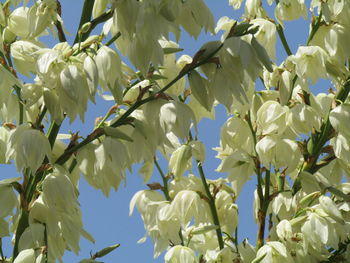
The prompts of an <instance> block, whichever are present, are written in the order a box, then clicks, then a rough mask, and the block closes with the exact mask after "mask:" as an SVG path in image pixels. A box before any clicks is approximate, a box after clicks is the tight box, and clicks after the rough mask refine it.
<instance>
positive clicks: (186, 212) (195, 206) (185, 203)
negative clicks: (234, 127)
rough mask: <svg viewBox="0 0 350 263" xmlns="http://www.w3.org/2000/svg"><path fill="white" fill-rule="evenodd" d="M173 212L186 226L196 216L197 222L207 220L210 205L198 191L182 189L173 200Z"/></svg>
mask: <svg viewBox="0 0 350 263" xmlns="http://www.w3.org/2000/svg"><path fill="white" fill-rule="evenodd" d="M171 205H172V212H173V215H174V216H175V217H177V218H178V219H179V221H180V223H181V224H182V226H186V225H187V224H188V223H190V222H191V220H192V218H194V220H195V223H196V224H198V223H200V222H205V220H206V219H207V216H208V213H209V211H208V208H209V207H208V206H207V204H206V203H205V201H204V200H203V199H201V197H200V196H199V194H198V193H196V192H194V191H190V190H182V191H180V192H179V193H177V194H176V196H175V198H174V200H173V201H172V202H171Z"/></svg>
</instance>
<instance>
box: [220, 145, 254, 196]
mask: <svg viewBox="0 0 350 263" xmlns="http://www.w3.org/2000/svg"><path fill="white" fill-rule="evenodd" d="M214 150H215V151H217V152H218V155H217V156H216V158H218V159H221V163H220V165H219V166H218V168H217V169H216V171H217V172H221V173H226V172H227V173H229V175H228V177H227V179H228V180H229V182H231V183H232V189H233V190H234V192H235V193H236V195H237V196H238V195H239V193H240V191H241V190H242V188H243V186H244V184H245V183H246V182H247V181H248V180H249V179H250V177H251V175H252V174H254V169H255V164H254V162H253V160H252V158H251V156H250V155H249V154H247V153H246V152H244V151H242V150H232V149H230V148H228V147H226V148H225V149H222V148H221V147H217V148H214Z"/></svg>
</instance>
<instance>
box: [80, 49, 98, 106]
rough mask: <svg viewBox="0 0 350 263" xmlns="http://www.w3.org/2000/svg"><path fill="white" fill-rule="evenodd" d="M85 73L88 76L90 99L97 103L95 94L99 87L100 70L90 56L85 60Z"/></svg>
mask: <svg viewBox="0 0 350 263" xmlns="http://www.w3.org/2000/svg"><path fill="white" fill-rule="evenodd" d="M83 67H84V72H85V76H86V81H87V85H88V87H89V92H90V99H91V101H92V102H95V93H96V90H97V86H98V69H97V65H96V62H95V60H94V59H93V58H91V57H90V56H87V57H86V58H85V59H84V65H83Z"/></svg>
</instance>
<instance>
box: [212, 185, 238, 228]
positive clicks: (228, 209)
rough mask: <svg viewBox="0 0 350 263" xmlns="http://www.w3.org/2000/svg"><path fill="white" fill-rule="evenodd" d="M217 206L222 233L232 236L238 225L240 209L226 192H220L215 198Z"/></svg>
mask: <svg viewBox="0 0 350 263" xmlns="http://www.w3.org/2000/svg"><path fill="white" fill-rule="evenodd" d="M215 206H216V210H217V213H218V217H219V222H220V227H221V229H222V231H224V232H226V233H228V234H232V233H233V232H234V231H235V229H236V227H237V225H238V207H237V205H236V204H235V203H234V200H233V196H232V195H230V194H229V193H228V192H226V191H220V192H219V193H218V194H217V195H216V197H215Z"/></svg>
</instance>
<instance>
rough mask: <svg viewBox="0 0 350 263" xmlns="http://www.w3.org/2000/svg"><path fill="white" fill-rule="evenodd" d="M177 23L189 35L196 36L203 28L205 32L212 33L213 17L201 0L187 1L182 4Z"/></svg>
mask: <svg viewBox="0 0 350 263" xmlns="http://www.w3.org/2000/svg"><path fill="white" fill-rule="evenodd" d="M178 23H180V24H181V26H183V28H184V29H185V30H186V31H187V33H189V34H190V35H191V36H193V37H195V38H197V37H198V36H199V34H200V32H201V29H202V28H204V30H205V31H206V32H208V31H209V32H211V33H214V23H215V22H214V17H213V14H212V13H211V11H210V9H209V8H208V6H207V5H206V4H205V2H204V1H202V0H194V1H187V2H185V3H184V4H183V8H182V10H181V13H180V16H179V18H178Z"/></svg>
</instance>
